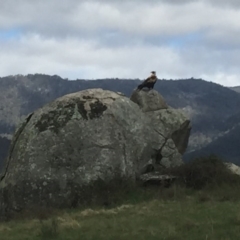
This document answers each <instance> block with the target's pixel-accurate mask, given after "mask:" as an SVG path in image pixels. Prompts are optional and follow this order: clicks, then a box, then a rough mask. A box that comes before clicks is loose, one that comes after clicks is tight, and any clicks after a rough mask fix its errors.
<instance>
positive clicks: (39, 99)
mask: <svg viewBox="0 0 240 240" xmlns="http://www.w3.org/2000/svg"><path fill="white" fill-rule="evenodd" d="M140 82H141V80H139V79H116V78H115V79H97V80H83V79H77V80H68V79H62V78H61V77H59V76H57V75H53V76H49V75H44V74H29V75H26V76H23V75H15V76H7V77H2V78H0V168H1V165H2V163H3V159H4V158H5V157H6V155H7V152H8V149H9V144H10V139H11V136H12V134H13V133H14V131H15V129H16V127H17V125H18V124H19V123H20V122H21V120H22V119H23V118H24V117H25V116H26V115H27V114H29V113H30V112H32V111H34V110H36V109H37V108H40V107H42V106H43V105H45V104H46V103H48V102H50V101H53V100H54V99H56V98H58V97H60V96H63V95H65V94H68V93H72V92H77V91H81V90H84V89H88V88H102V89H106V90H112V91H116V92H122V93H124V94H125V95H126V96H128V97H129V96H130V95H131V93H132V92H133V90H134V89H135V88H136V86H137V85H138V84H140ZM155 89H156V90H157V91H159V93H160V94H161V95H162V96H163V97H164V99H165V100H166V102H167V104H168V105H169V106H171V107H174V108H179V109H182V110H183V111H184V112H185V114H186V115H187V116H189V118H190V119H191V122H192V131H191V136H190V140H189V147H188V149H187V152H186V153H185V155H184V159H185V160H190V159H192V158H193V157H196V156H200V155H206V154H210V153H214V154H216V155H219V156H221V157H223V158H224V160H225V161H231V162H234V163H237V164H238V163H239V164H240V158H239V156H240V148H239V143H240V108H239V106H240V93H239V92H240V87H234V88H228V87H224V86H222V85H219V84H216V83H213V82H208V81H205V80H202V79H194V78H190V79H177V80H172V79H169V80H166V79H159V80H158V81H157V83H156V85H155Z"/></svg>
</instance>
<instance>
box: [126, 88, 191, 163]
mask: <svg viewBox="0 0 240 240" xmlns="http://www.w3.org/2000/svg"><path fill="white" fill-rule="evenodd" d="M131 100H132V101H134V102H136V103H137V104H138V105H139V106H140V108H141V109H142V111H143V112H144V113H145V115H146V116H147V117H148V118H149V120H150V122H151V126H152V127H153V129H154V131H155V132H156V133H158V134H159V135H160V136H162V137H164V139H165V142H164V144H163V145H162V147H161V148H160V150H159V154H158V157H157V160H156V162H157V164H160V165H161V166H164V167H174V166H179V165H181V164H182V163H183V162H182V154H183V153H184V152H185V150H186V148H187V145H188V139H189V136H190V131H191V124H190V120H189V119H188V118H187V117H186V116H185V115H184V114H183V112H182V111H180V110H177V109H173V108H170V107H169V106H167V104H166V103H165V101H164V99H163V97H162V96H161V95H160V94H159V93H158V92H157V91H155V90H150V91H137V90H135V91H134V92H133V94H132V96H131ZM152 164H153V165H154V164H155V163H152Z"/></svg>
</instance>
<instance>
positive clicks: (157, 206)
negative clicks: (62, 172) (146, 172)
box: [0, 186, 240, 240]
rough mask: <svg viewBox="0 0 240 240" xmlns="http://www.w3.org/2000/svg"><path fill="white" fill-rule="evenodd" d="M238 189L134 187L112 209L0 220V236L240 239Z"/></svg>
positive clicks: (8, 239)
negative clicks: (198, 189) (134, 189)
mask: <svg viewBox="0 0 240 240" xmlns="http://www.w3.org/2000/svg"><path fill="white" fill-rule="evenodd" d="M237 190H238V189H237V188H235V189H233V188H230V187H229V188H228V187H224V188H220V189H215V190H214V191H212V190H210V189H205V190H202V191H196V190H189V189H186V188H181V187H177V186H173V187H171V188H169V189H159V188H150V189H149V188H148V189H143V190H141V191H140V190H138V191H137V192H135V193H134V192H132V193H131V194H130V195H129V196H128V198H126V199H125V203H122V204H119V205H117V206H114V207H111V208H100V207H92V208H86V209H72V210H62V211H59V212H57V213H54V215H53V216H50V217H49V218H48V219H45V220H43V219H40V220H39V219H25V220H24V218H23V219H18V220H12V221H10V222H5V223H0V239H2V240H5V239H6V240H25V239H29V240H37V239H39V240H40V239H62V240H67V239H71V240H74V239H76V240H81V239H86V240H90V239H91V240H93V239H94V240H95V239H98V240H101V239H109V240H110V239H112V240H115V239H119V240H121V239H122V240H127V239H129V240H130V239H131V240H132V239H140V240H141V239H149V240H154V239H168V240H173V239H174V240H175V239H179V240H181V239H184V240H186V239H190V240H194V239H214V240H215V239H216V240H221V239H224V240H227V239H229V240H230V239H240V194H239V193H238V191H237ZM230 193H231V194H230ZM233 193H237V194H233Z"/></svg>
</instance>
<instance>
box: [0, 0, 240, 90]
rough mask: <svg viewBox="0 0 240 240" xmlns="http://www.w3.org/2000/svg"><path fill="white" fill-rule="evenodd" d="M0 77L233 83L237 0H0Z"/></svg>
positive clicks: (239, 69) (238, 39) (238, 77)
mask: <svg viewBox="0 0 240 240" xmlns="http://www.w3.org/2000/svg"><path fill="white" fill-rule="evenodd" d="M0 6H1V7H0V76H7V75H15V74H24V75H25V74H29V73H30V74H34V73H43V74H50V75H54V74H56V75H59V76H61V77H63V78H69V79H77V78H78V79H96V78H112V77H113V78H140V79H144V78H145V77H147V76H148V75H149V72H150V71H152V70H155V71H156V72H157V76H158V78H160V79H162V78H165V79H170V78H172V79H180V78H190V77H195V78H203V79H205V80H207V81H213V82H216V83H220V84H222V85H225V86H235V85H240V1H239V0H195V1H194V0H192V1H190V0H189V1H188V0H96V1H91V0H85V1H84V0H82V1H81V0H0Z"/></svg>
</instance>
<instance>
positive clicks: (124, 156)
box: [0, 89, 190, 211]
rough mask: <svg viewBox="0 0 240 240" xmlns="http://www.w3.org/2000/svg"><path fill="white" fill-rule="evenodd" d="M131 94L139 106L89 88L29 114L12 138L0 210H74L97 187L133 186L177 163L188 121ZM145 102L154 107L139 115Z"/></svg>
mask: <svg viewBox="0 0 240 240" xmlns="http://www.w3.org/2000/svg"><path fill="white" fill-rule="evenodd" d="M134 96H135V97H136V98H135V99H142V100H141V101H140V102H142V103H144V104H145V105H144V104H143V105H141V104H140V107H139V106H138V105H137V104H136V103H135V102H134V101H131V100H130V99H129V98H127V97H125V96H123V94H120V93H115V92H111V91H106V90H102V89H89V90H85V91H81V92H77V93H73V94H69V95H65V96H63V97H61V98H58V99H57V100H55V101H53V102H51V103H49V104H47V105H45V106H44V107H43V108H41V109H38V110H37V111H35V112H33V113H32V114H30V115H29V116H28V117H27V118H26V119H25V121H24V122H23V123H22V125H21V126H20V127H19V128H18V130H17V131H16V132H15V134H14V137H13V140H12V143H11V147H10V153H9V156H8V159H7V161H6V163H5V167H4V171H3V172H2V175H1V182H0V190H1V193H2V194H1V196H0V198H1V197H2V201H1V203H2V207H1V209H4V210H6V209H10V210H11V211H12V210H15V211H18V210H21V209H24V208H26V207H29V206H31V205H34V204H37V205H43V206H54V207H71V206H77V205H78V204H79V203H81V199H84V198H85V197H86V195H87V191H88V190H86V189H87V187H88V186H90V185H91V184H94V183H95V182H97V181H102V182H105V183H106V184H108V183H109V182H111V181H114V179H118V178H120V179H126V180H130V181H133V182H134V181H135V180H136V179H139V178H140V177H141V174H144V173H146V172H147V168H148V167H149V165H151V166H153V168H154V166H155V165H160V166H162V167H171V166H176V165H180V164H182V159H181V156H182V155H181V154H182V153H183V152H184V150H185V147H186V142H187V137H188V134H187V133H189V132H186V131H189V128H190V127H189V124H187V121H188V123H189V120H187V119H186V118H185V117H184V116H183V115H182V114H181V113H180V112H178V111H177V110H174V109H171V108H169V107H168V106H167V105H166V104H165V103H164V100H163V98H162V97H161V96H160V95H159V94H158V93H157V92H156V91H154V90H152V91H149V92H139V93H134ZM154 99H155V100H154ZM132 100H134V99H132ZM147 104H150V105H151V104H153V105H154V104H155V106H154V107H149V109H148V110H147V111H145V110H144V111H143V110H142V109H146V108H147ZM142 106H144V108H142ZM89 191H91V190H89Z"/></svg>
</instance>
